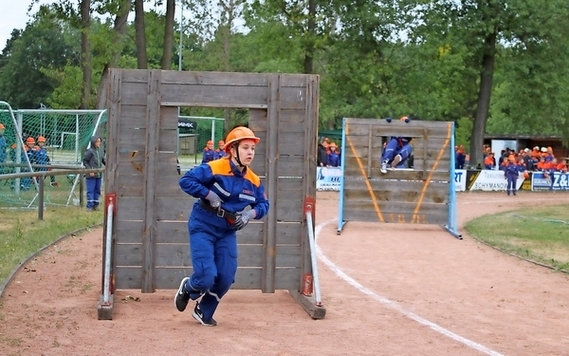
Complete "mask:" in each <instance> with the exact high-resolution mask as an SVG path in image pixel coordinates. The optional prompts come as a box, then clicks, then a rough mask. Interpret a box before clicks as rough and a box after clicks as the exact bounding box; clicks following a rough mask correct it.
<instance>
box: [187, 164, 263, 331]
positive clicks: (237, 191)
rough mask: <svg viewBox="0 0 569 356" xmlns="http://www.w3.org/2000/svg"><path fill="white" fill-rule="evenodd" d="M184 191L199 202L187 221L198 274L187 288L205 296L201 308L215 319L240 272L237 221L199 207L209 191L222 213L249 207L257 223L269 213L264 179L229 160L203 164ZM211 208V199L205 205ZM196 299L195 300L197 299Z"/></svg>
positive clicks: (188, 177)
mask: <svg viewBox="0 0 569 356" xmlns="http://www.w3.org/2000/svg"><path fill="white" fill-rule="evenodd" d="M180 188H182V190H183V191H184V192H186V193H187V194H189V195H191V196H193V197H195V198H201V199H198V200H197V201H196V202H195V203H194V206H193V209H192V213H191V214H190V218H189V220H188V231H189V241H190V255H191V257H192V266H193V269H194V273H193V274H192V275H191V276H190V279H189V280H188V282H187V284H186V286H185V288H186V289H187V290H189V291H191V290H197V291H200V292H201V293H203V294H204V295H203V298H202V299H201V301H200V303H199V304H200V309H201V311H202V312H203V315H204V319H206V320H210V319H211V318H212V317H213V314H214V313H215V310H216V308H217V306H218V304H219V301H220V300H221V298H222V297H223V296H224V295H225V294H226V293H227V291H229V289H230V288H231V285H232V284H233V282H234V281H235V273H236V272H237V236H236V232H235V228H234V226H233V221H230V220H228V219H226V218H224V217H220V216H218V215H217V214H216V213H215V212H212V211H209V210H206V209H204V208H203V207H202V206H201V205H200V200H203V199H204V198H205V197H206V196H207V195H208V193H209V191H210V190H211V191H213V192H215V193H216V194H217V195H218V196H219V197H220V198H221V200H222V203H221V208H222V209H224V210H226V211H229V212H232V213H235V212H240V211H242V210H243V209H245V208H246V207H248V206H250V207H251V208H252V209H255V212H256V216H255V219H261V218H263V217H264V216H265V215H266V214H267V211H268V210H269V201H268V200H267V197H266V195H265V188H264V186H263V184H262V182H261V180H260V178H259V177H258V176H257V175H256V174H255V173H253V171H251V170H250V169H248V168H246V169H245V171H244V172H241V170H240V169H239V168H238V167H237V166H236V165H235V164H233V162H232V161H231V159H230V158H229V157H227V158H222V159H218V160H214V161H211V162H208V163H204V164H201V165H199V166H197V167H195V168H193V169H192V170H190V171H187V172H186V174H185V175H184V176H182V178H180ZM203 201H204V202H205V203H206V204H209V202H208V201H207V200H203ZM192 299H193V298H192Z"/></svg>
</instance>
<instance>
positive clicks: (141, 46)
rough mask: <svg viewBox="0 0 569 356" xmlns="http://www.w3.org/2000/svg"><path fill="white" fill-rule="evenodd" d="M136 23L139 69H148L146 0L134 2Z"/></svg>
mask: <svg viewBox="0 0 569 356" xmlns="http://www.w3.org/2000/svg"><path fill="white" fill-rule="evenodd" d="M134 9H135V10H134V12H135V16H134V23H135V28H136V41H135V42H136V63H137V68H138V69H146V68H148V55H147V53H146V26H145V25H144V0H135V1H134Z"/></svg>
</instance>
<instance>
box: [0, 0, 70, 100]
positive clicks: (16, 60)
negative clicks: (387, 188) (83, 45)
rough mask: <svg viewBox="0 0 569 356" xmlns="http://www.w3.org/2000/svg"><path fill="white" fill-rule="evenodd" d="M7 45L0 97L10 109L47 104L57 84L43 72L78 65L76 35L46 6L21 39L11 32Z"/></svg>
mask: <svg viewBox="0 0 569 356" xmlns="http://www.w3.org/2000/svg"><path fill="white" fill-rule="evenodd" d="M8 42H9V43H10V48H9V49H8V50H6V48H5V52H6V53H4V52H3V56H2V63H3V65H2V67H0V93H2V96H3V98H4V100H6V101H8V102H10V103H11V105H12V106H13V107H14V108H38V107H39V106H40V103H45V102H47V99H48V98H49V96H50V94H51V93H52V92H53V90H54V88H55V86H56V84H57V82H56V81H55V80H53V79H52V78H50V77H49V76H48V75H46V73H45V71H46V70H47V69H62V68H64V67H65V66H66V65H67V64H68V63H71V64H74V65H76V66H79V65H80V52H81V49H80V48H79V47H78V46H77V44H79V43H80V33H79V31H76V30H74V29H73V28H71V27H70V26H69V25H68V24H66V23H64V22H63V21H60V20H57V19H55V16H54V13H53V11H52V10H51V9H50V8H49V7H47V6H42V7H41V8H40V11H39V12H38V13H37V14H36V15H35V16H34V18H33V20H32V21H31V22H30V23H29V24H28V25H27V26H26V28H25V29H24V31H23V32H22V33H21V35H20V33H19V32H18V31H13V32H12V38H11V39H10V40H9V41H8ZM79 92H80V90H79Z"/></svg>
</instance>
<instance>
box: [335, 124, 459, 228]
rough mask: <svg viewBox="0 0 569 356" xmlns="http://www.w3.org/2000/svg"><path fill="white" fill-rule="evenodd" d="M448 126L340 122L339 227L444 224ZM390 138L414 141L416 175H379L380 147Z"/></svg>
mask: <svg viewBox="0 0 569 356" xmlns="http://www.w3.org/2000/svg"><path fill="white" fill-rule="evenodd" d="M452 125H453V124H452V123H451V122H437V121H411V122H409V123H405V122H404V121H398V120H397V121H392V122H391V123H388V122H387V121H386V120H384V119H352V118H346V119H344V128H343V129H344V133H343V134H344V139H343V142H342V156H343V157H342V159H343V168H344V176H343V183H342V188H341V195H342V197H341V204H340V205H341V206H340V209H341V211H340V216H341V217H342V219H343V221H344V222H347V221H369V222H388V223H414V224H441V225H442V224H446V223H447V222H448V217H449V203H450V201H451V199H452V197H451V195H450V194H449V185H450V179H449V178H450V171H451V161H452V157H453V156H452V155H453V154H454V150H453V148H452V142H451V141H452V135H453V126H452ZM391 136H402V137H413V140H412V141H411V143H412V146H413V153H414V169H412V170H391V171H388V172H387V174H382V173H381V172H380V166H381V152H382V148H383V144H384V142H385V141H386V140H388V139H389V138H390V137H391ZM340 231H341V228H339V229H338V232H340Z"/></svg>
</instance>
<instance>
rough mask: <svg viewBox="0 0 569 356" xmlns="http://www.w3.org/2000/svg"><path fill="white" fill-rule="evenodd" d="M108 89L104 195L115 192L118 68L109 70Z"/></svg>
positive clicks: (119, 81) (119, 72)
mask: <svg viewBox="0 0 569 356" xmlns="http://www.w3.org/2000/svg"><path fill="white" fill-rule="evenodd" d="M109 71H110V73H109V77H110V80H109V88H108V90H107V103H110V105H109V108H108V112H107V116H108V117H107V132H109V133H112V135H109V137H107V140H106V149H107V154H106V163H107V164H106V165H105V167H106V169H105V170H106V172H105V193H109V192H116V190H117V188H118V187H117V183H116V182H117V174H118V172H117V169H116V168H117V164H118V158H119V150H118V144H117V143H118V139H119V137H120V125H119V123H120V117H121V76H122V70H121V69H119V68H111V69H109Z"/></svg>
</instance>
